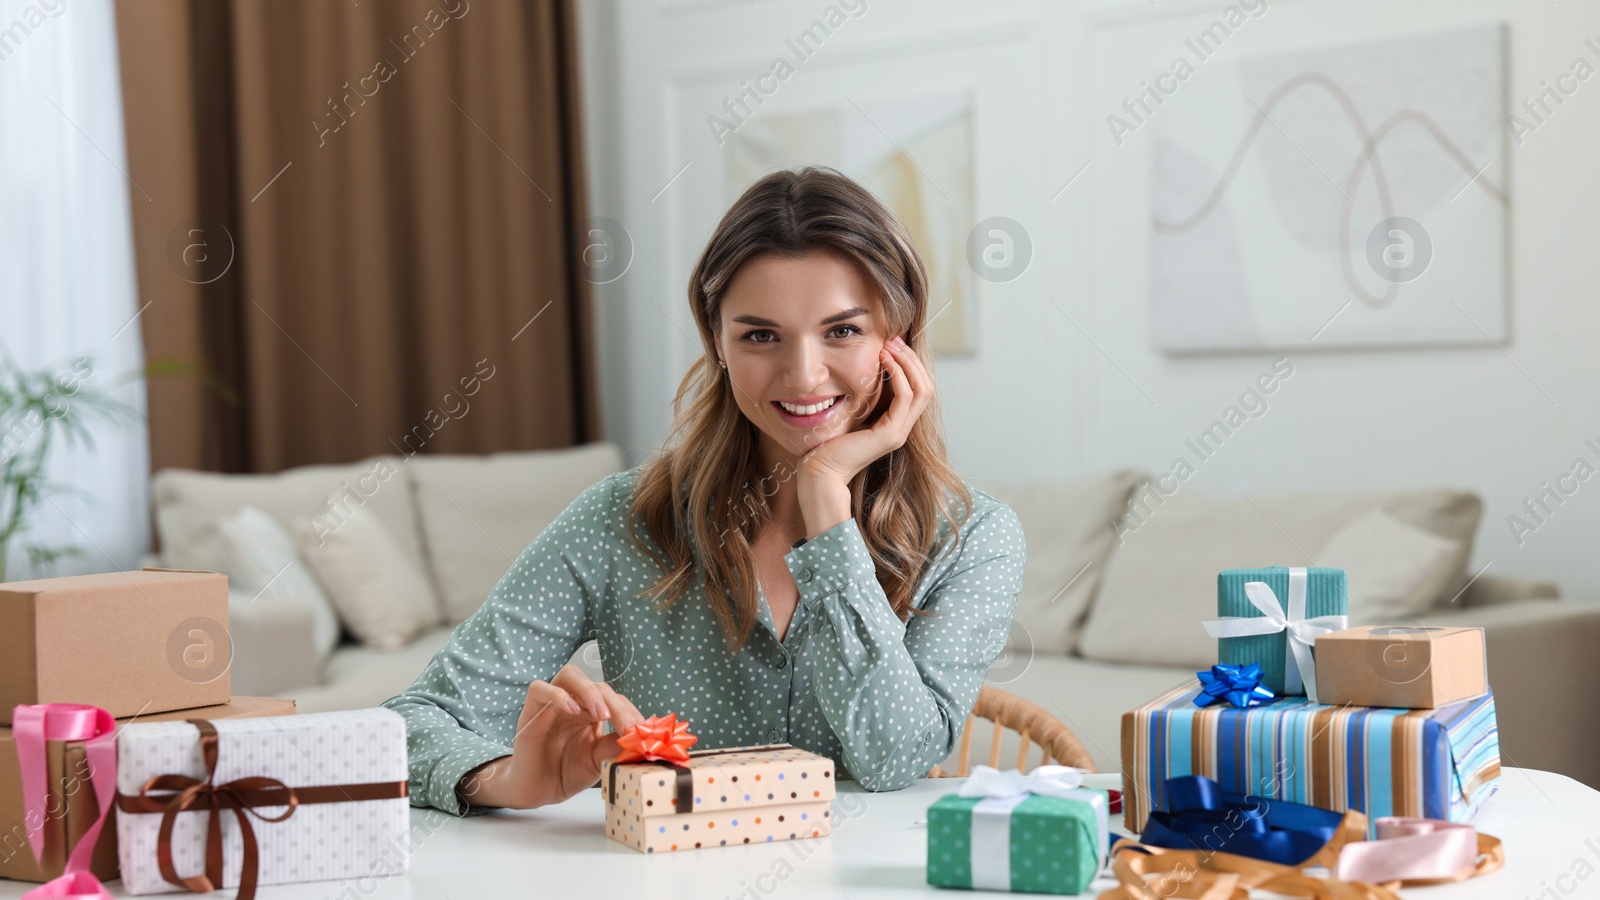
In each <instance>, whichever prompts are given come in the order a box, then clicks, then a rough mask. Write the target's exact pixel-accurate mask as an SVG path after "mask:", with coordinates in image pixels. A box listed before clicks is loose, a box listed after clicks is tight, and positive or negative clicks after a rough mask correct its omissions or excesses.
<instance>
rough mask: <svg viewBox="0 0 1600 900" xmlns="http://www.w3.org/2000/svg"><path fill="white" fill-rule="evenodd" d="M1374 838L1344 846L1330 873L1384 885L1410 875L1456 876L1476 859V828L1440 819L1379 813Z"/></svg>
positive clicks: (1351, 879)
mask: <svg viewBox="0 0 1600 900" xmlns="http://www.w3.org/2000/svg"><path fill="white" fill-rule="evenodd" d="M1373 824H1374V825H1375V826H1376V830H1377V839H1376V840H1371V841H1357V842H1355V843H1353V844H1346V845H1344V847H1343V848H1341V849H1340V851H1339V864H1338V867H1337V868H1336V869H1335V870H1334V877H1336V878H1338V879H1339V880H1341V881H1365V882H1367V883H1369V884H1383V883H1385V882H1389V881H1410V880H1412V879H1433V878H1455V877H1458V876H1459V875H1460V874H1461V872H1462V871H1464V870H1469V869H1471V868H1472V867H1473V866H1474V865H1475V864H1476V863H1477V861H1478V831H1477V829H1475V828H1473V827H1472V826H1471V825H1461V824H1458V823H1455V822H1445V821H1442V820H1440V819H1415V818H1409V817H1406V816H1382V817H1380V818H1379V819H1377V820H1376V821H1375V822H1374V823H1373Z"/></svg>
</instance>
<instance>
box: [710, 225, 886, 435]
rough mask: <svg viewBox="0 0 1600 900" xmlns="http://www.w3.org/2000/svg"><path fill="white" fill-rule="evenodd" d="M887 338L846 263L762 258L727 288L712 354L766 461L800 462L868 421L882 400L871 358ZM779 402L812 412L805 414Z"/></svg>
mask: <svg viewBox="0 0 1600 900" xmlns="http://www.w3.org/2000/svg"><path fill="white" fill-rule="evenodd" d="M890 337H893V335H890V334H888V333H887V322H886V321H885V320H884V316H883V300H882V298H881V297H879V296H878V292H877V290H876V288H875V287H874V286H873V284H872V282H871V281H870V280H869V279H868V278H867V276H866V275H865V274H864V273H863V272H862V271H861V270H860V269H858V268H856V266H855V265H854V264H853V263H851V262H850V261H849V260H848V259H847V258H846V257H844V256H841V255H838V254H836V253H834V252H832V251H814V252H811V253H808V254H806V255H804V256H800V257H793V258H791V257H784V256H780V255H777V254H773V253H763V254H758V255H756V256H754V257H751V258H750V259H749V260H747V261H746V262H745V263H744V264H743V265H742V266H740V267H739V270H738V272H736V273H735V274H734V277H733V280H732V282H730V283H729V285H728V291H727V293H726V294H725V295H724V296H723V300H722V309H721V329H720V332H719V334H718V336H717V349H718V353H719V355H720V356H721V358H722V360H723V361H724V362H726V363H727V364H728V371H727V377H728V378H730V379H731V380H732V382H733V387H734V396H735V397H736V398H737V400H738V403H739V409H741V410H743V412H744V414H745V417H746V418H748V419H749V420H750V421H751V422H753V423H755V426H756V428H757V429H759V430H760V432H761V438H760V439H761V442H762V445H763V449H764V450H765V451H767V453H765V454H764V456H765V457H766V458H767V459H768V460H772V459H774V458H782V457H783V456H785V455H793V456H796V457H798V456H802V455H804V454H805V453H807V452H809V451H810V450H811V449H813V448H815V447H817V446H818V445H820V444H822V443H824V442H825V441H827V440H829V439H830V438H834V437H837V436H839V435H841V434H847V433H849V432H851V431H855V430H856V429H857V428H859V427H862V425H863V424H865V423H866V422H867V420H868V419H869V418H870V417H871V415H872V413H873V412H874V411H875V410H876V409H877V408H878V406H879V401H880V399H882V400H884V401H885V402H886V401H887V392H886V391H885V390H884V389H883V385H884V383H885V382H884V381H883V375H882V373H883V371H884V369H883V363H882V362H881V361H880V360H879V357H878V351H879V349H880V348H882V347H883V345H884V342H885V341H887V340H888V339H889V338H890ZM780 401H782V402H780ZM784 403H790V404H794V405H795V406H798V407H802V408H805V407H819V408H817V409H815V410H814V411H812V412H810V414H806V413H805V412H804V409H802V410H801V411H799V412H796V411H792V409H793V408H792V407H791V408H787V409H786V408H785V407H784V405H783V404H784ZM830 403H831V404H832V405H831V406H827V408H820V407H823V406H825V405H827V404H830ZM773 450H778V451H779V453H778V454H777V456H776V457H774V456H773V455H772V454H771V451H773Z"/></svg>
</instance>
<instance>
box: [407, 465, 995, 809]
mask: <svg viewBox="0 0 1600 900" xmlns="http://www.w3.org/2000/svg"><path fill="white" fill-rule="evenodd" d="M640 471H641V468H640V467H635V468H633V469H629V470H626V471H623V472H618V473H615V474H613V475H609V476H607V477H606V478H605V479H603V480H601V481H600V482H599V483H597V484H594V485H592V486H590V487H589V488H587V489H585V490H584V491H583V493H582V494H580V495H579V496H578V498H577V499H576V500H574V501H573V502H572V503H571V504H570V505H569V506H567V508H566V509H565V510H564V511H563V512H562V513H561V515H560V516H558V517H557V518H556V520H555V521H554V522H551V523H550V525H549V527H547V528H545V529H544V531H542V532H541V533H540V534H539V536H538V537H536V538H534V540H533V542H532V543H530V544H529V545H528V546H527V548H526V549H524V550H523V551H522V552H521V553H520V554H519V555H518V557H517V559H516V561H515V562H514V563H513V564H512V566H511V568H510V569H509V570H508V571H507V572H506V574H505V575H504V576H502V577H501V579H500V581H499V583H497V584H496V585H495V587H494V589H493V590H492V591H491V592H490V593H489V596H488V598H487V599H486V600H485V601H484V604H483V606H482V607H481V608H480V609H479V610H478V611H477V612H476V613H474V614H473V615H472V616H471V617H470V618H468V619H467V620H466V621H464V622H462V623H461V624H460V625H459V626H457V627H456V629H455V631H454V632H453V633H452V634H451V636H450V639H449V642H448V643H447V644H446V645H445V646H444V648H443V649H441V650H440V651H439V652H438V653H437V654H435V655H434V657H433V659H432V660H431V661H430V662H429V663H428V665H427V667H426V668H425V669H424V670H423V672H422V674H421V675H420V676H418V678H417V680H416V681H415V682H414V683H413V684H412V685H411V687H409V688H407V689H406V690H405V691H404V692H403V693H401V694H399V695H397V696H395V697H392V698H390V699H389V700H387V701H385V702H384V704H383V705H384V706H386V707H388V708H390V709H393V710H395V711H397V712H399V713H400V714H401V715H402V716H404V717H405V719H406V726H407V746H408V750H409V762H410V795H411V802H412V804H413V805H416V806H431V807H434V808H437V809H441V810H445V811H447V812H451V813H454V814H456V815H467V814H471V813H475V812H479V811H482V810H480V809H477V808H473V807H468V806H467V805H466V804H464V803H463V802H462V801H461V799H460V798H459V797H458V796H457V794H456V787H457V784H458V783H459V782H460V780H461V778H462V776H464V775H465V774H466V773H467V772H469V771H471V770H472V769H474V768H476V767H478V766H479V765H482V764H483V763H486V762H488V761H490V760H493V759H495V758H497V757H501V756H505V755H507V754H509V753H510V752H511V748H510V746H509V745H510V743H511V741H512V738H513V735H514V733H515V731H516V725H517V718H518V716H519V715H520V714H521V711H522V706H523V702H524V700H525V699H526V697H527V691H528V685H529V684H530V683H531V682H533V681H534V680H536V679H546V680H548V679H550V678H553V677H554V676H555V674H556V672H557V670H559V669H560V668H561V667H562V666H563V665H564V664H566V663H567V661H568V660H569V659H571V658H572V655H573V653H574V652H575V651H576V650H577V649H578V648H579V647H580V646H581V645H582V644H584V643H585V642H586V641H588V640H590V639H594V640H595V641H596V642H597V644H598V647H599V650H600V654H601V657H602V663H601V666H602V669H603V671H604V673H605V679H606V681H607V682H608V683H610V685H611V686H612V687H613V688H615V689H616V690H617V691H618V692H619V693H621V694H622V695H623V696H625V697H627V698H628V699H629V700H631V701H633V703H634V705H635V706H637V707H638V708H639V711H640V712H641V713H643V714H644V715H646V716H650V715H664V714H666V713H668V712H676V713H677V714H678V715H679V717H681V718H686V719H687V720H688V721H689V723H690V730H691V731H692V732H693V733H695V734H697V735H699V738H700V740H699V742H698V743H696V745H695V749H696V750H705V749H716V748H721V747H738V746H747V745H751V744H768V743H780V742H782V743H790V744H794V745H795V746H797V747H802V748H804V749H807V750H810V751H812V752H814V753H818V754H821V755H823V756H827V757H830V758H832V759H833V760H834V762H835V763H836V765H837V766H838V771H839V774H840V775H842V776H845V777H850V778H853V779H855V780H856V781H857V782H859V783H860V784H861V785H862V786H863V787H864V788H866V789H868V790H875V791H876V790H896V789H899V788H902V787H905V786H906V785H908V784H910V783H911V782H912V781H914V780H915V779H917V778H920V777H922V776H924V775H925V774H927V772H928V770H929V769H931V768H933V766H935V765H936V764H938V763H940V762H942V761H943V760H944V759H945V758H946V757H948V756H949V755H950V753H951V751H952V749H953V748H954V747H955V745H956V742H957V741H959V740H960V737H961V732H962V729H963V728H965V726H966V719H967V715H968V714H969V713H970V712H971V711H972V706H973V704H974V703H975V702H976V701H977V697H978V690H979V688H980V687H982V685H983V681H984V678H985V677H986V676H987V675H988V672H989V667H990V665H991V664H992V663H993V662H994V660H995V658H996V657H997V656H998V655H999V653H1000V650H1001V648H1002V646H1003V645H1004V643H1005V640H1006V636H1007V635H1008V634H1009V632H1010V627H1011V616H1012V613H1013V612H1014V610H1015V608H1016V601H1017V592H1018V591H1020V590H1021V588H1022V570H1023V564H1024V560H1025V553H1026V545H1025V542H1024V540H1023V535H1022V526H1021V523H1020V522H1019V521H1018V520H1017V516H1016V513H1014V512H1013V511H1012V510H1011V508H1010V507H1009V506H1006V505H1005V504H1004V503H1001V502H1000V501H999V500H996V499H995V498H994V497H993V496H992V495H990V494H988V493H987V492H984V491H981V490H978V489H977V488H972V493H973V500H974V506H973V510H972V514H971V516H969V517H968V518H967V520H966V522H965V523H964V524H963V525H962V527H961V530H960V534H959V536H958V540H957V541H956V542H955V546H954V548H953V549H952V550H950V551H949V552H944V553H942V554H941V555H939V556H938V558H936V559H934V560H932V561H931V562H930V563H929V564H928V565H927V566H926V567H925V568H924V570H923V572H922V575H921V578H920V580H919V582H918V584H917V588H916V591H915V594H914V599H913V604H914V605H915V606H916V607H917V608H918V609H920V610H923V611H924V612H927V613H930V614H931V615H913V616H912V617H911V619H910V620H909V621H907V622H901V621H900V620H899V619H898V618H897V617H896V616H895V614H894V612H893V610H892V609H891V608H890V606H889V599H888V597H887V595H886V594H885V593H884V590H883V587H882V586H881V585H880V584H879V583H878V579H877V575H876V572H875V570H874V568H873V564H872V557H871V555H870V554H869V553H868V551H867V545H866V543H865V541H864V540H863V538H862V535H861V531H860V528H859V527H858V525H857V524H856V521H855V519H854V518H851V519H846V520H845V521H843V522H841V523H839V524H838V525H835V526H834V527H832V528H830V529H828V530H827V531H825V532H823V533H822V534H819V535H817V536H816V537H815V538H812V539H810V540H807V539H805V538H802V539H800V540H799V541H796V542H795V544H794V546H793V547H792V548H791V549H790V551H789V552H788V553H787V554H785V555H784V561H785V562H786V563H787V564H788V567H789V571H790V573H791V574H793V576H794V580H795V584H796V586H797V587H798V588H799V592H800V602H799V604H798V605H797V606H796V608H795V611H794V617H793V618H792V619H791V620H790V624H789V628H788V630H787V631H786V632H785V634H784V638H783V640H782V641H780V640H778V637H777V633H776V630H775V629H774V627H773V620H772V615H771V612H770V611H769V610H768V608H767V603H766V597H765V594H764V593H763V594H762V596H761V598H760V602H759V604H758V614H759V617H760V621H759V623H758V625H757V626H756V629H755V631H754V633H753V634H752V635H751V638H750V640H749V641H748V642H747V643H746V644H745V645H744V647H743V648H741V649H740V651H739V652H738V653H736V654H733V655H731V656H730V655H729V654H728V652H727V647H728V644H727V642H726V640H725V638H724V637H723V635H722V632H721V629H720V628H719V627H718V625H717V622H716V619H715V617H714V616H713V615H712V613H711V609H710V606H709V604H708V602H707V601H706V600H705V592H704V590H703V588H701V587H699V586H698V585H696V586H695V587H692V588H691V590H690V593H689V595H687V596H685V597H683V598H682V599H681V600H680V601H679V602H678V603H676V604H674V605H673V606H672V607H671V608H669V609H667V610H666V611H664V612H662V611H657V610H656V608H655V604H654V602H653V601H651V600H648V599H645V598H641V597H637V596H635V594H636V593H638V592H639V591H643V590H644V589H646V588H648V587H649V586H650V585H652V584H654V583H655V581H656V580H657V579H658V578H659V577H660V572H661V570H660V568H659V567H658V566H657V565H656V564H655V563H654V562H653V561H651V559H650V558H649V557H648V556H646V555H645V554H644V553H643V552H642V551H640V550H639V549H638V548H637V547H635V546H633V544H632V543H631V542H630V540H629V539H628V536H627V532H626V530H625V528H626V524H625V517H626V516H627V513H628V510H629V508H630V506H631V503H632V499H633V485H634V482H635V480H636V479H637V477H638V475H639V473H640ZM968 486H969V487H971V485H968ZM939 525H940V531H939V540H940V543H939V545H938V546H940V547H941V548H943V547H945V546H946V545H945V539H946V538H948V536H949V529H950V524H949V523H948V522H947V521H945V520H944V517H943V516H942V515H941V516H939ZM640 533H641V535H643V531H642V529H640ZM645 539H646V540H648V537H647V536H646V537H645Z"/></svg>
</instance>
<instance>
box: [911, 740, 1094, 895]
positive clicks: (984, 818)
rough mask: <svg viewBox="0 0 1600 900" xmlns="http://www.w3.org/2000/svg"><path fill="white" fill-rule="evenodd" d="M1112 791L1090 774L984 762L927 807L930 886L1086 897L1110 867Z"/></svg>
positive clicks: (1061, 768)
mask: <svg viewBox="0 0 1600 900" xmlns="http://www.w3.org/2000/svg"><path fill="white" fill-rule="evenodd" d="M1110 808H1111V798H1110V795H1109V794H1107V793H1106V792H1105V791H1101V790H1095V789H1094V788H1086V787H1084V786H1083V772H1082V771H1081V770H1079V769H1074V768H1072V767H1070V766H1040V767H1038V768H1037V769H1034V770H1033V771H1032V772H1029V773H1028V774H1027V775H1026V776H1024V775H1023V774H1022V773H1020V772H1018V771H1016V770H1015V769H1011V770H1007V771H1000V770H998V769H993V768H990V767H989V766H977V767H975V768H974V769H973V771H972V775H971V777H969V778H968V779H967V780H966V783H965V784H963V785H962V786H961V789H960V790H958V791H956V792H955V793H952V794H946V795H945V796H943V797H940V798H939V799H938V800H936V801H934V803H933V805H931V806H929V807H928V883H929V884H932V885H938V886H940V887H952V888H975V889H978V890H990V891H1023V892H1028V893H1036V894H1081V893H1083V892H1084V891H1085V890H1087V889H1088V887H1089V883H1090V882H1091V881H1093V880H1094V878H1095V875H1096V874H1097V873H1098V872H1099V871H1100V869H1101V867H1102V866H1103V865H1104V864H1105V858H1106V851H1107V849H1108V847H1109V836H1110V824H1109V810H1110Z"/></svg>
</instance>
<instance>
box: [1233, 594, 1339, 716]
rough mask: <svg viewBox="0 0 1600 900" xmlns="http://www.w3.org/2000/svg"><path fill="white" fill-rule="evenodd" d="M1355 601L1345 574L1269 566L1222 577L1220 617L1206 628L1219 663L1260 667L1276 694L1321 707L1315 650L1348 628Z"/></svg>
mask: <svg viewBox="0 0 1600 900" xmlns="http://www.w3.org/2000/svg"><path fill="white" fill-rule="evenodd" d="M1349 609H1350V599H1349V594H1348V592H1347V590H1346V585H1345V575H1344V570H1343V569H1333V568H1326V567H1315V568H1313V567H1295V566H1264V567H1262V568H1257V569H1224V570H1222V572H1220V573H1219V574H1218V575H1217V614H1218V615H1219V616H1221V617H1222V618H1217V619H1208V620H1206V621H1205V622H1203V623H1202V624H1203V625H1204V626H1205V629H1206V632H1207V633H1208V634H1210V635H1211V636H1212V637H1214V638H1216V639H1217V661H1218V662H1221V663H1228V664H1232V665H1241V666H1246V665H1249V664H1250V663H1259V664H1260V666H1261V683H1262V684H1264V685H1266V686H1267V687H1268V688H1269V689H1271V690H1272V692H1273V693H1275V694H1279V695H1287V696H1294V695H1299V694H1304V695H1305V696H1306V697H1307V698H1308V699H1310V700H1311V702H1313V703H1315V702H1317V673H1316V667H1315V665H1313V659H1314V658H1313V656H1312V653H1311V651H1312V646H1313V645H1314V644H1315V643H1316V640H1317V638H1318V637H1319V636H1320V635H1324V634H1328V633H1329V632H1333V631H1339V630H1340V629H1343V628H1348V627H1349V625H1350V619H1349V615H1348V613H1349Z"/></svg>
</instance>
